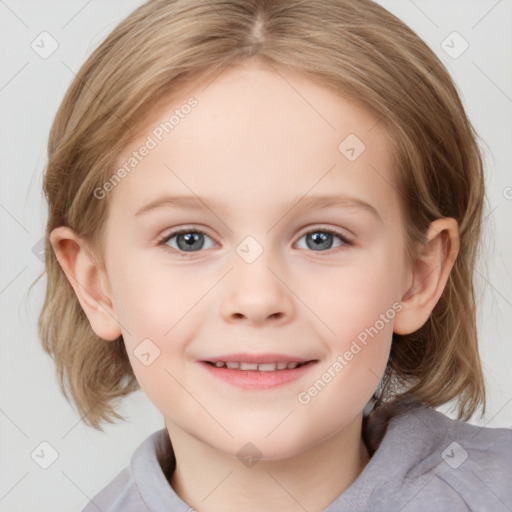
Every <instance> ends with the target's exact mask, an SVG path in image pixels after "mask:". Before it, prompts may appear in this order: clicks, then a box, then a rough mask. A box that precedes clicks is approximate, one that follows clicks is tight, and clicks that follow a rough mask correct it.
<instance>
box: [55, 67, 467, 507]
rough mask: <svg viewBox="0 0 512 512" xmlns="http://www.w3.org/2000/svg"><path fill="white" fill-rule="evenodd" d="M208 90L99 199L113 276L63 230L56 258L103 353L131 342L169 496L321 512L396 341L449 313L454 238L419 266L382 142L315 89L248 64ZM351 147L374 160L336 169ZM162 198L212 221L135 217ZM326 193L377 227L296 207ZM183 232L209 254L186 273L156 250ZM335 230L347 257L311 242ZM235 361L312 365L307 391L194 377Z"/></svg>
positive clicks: (150, 124)
mask: <svg viewBox="0 0 512 512" xmlns="http://www.w3.org/2000/svg"><path fill="white" fill-rule="evenodd" d="M284 78H286V80H285V79H284ZM206 85H207V83H206V82H205V83H200V82H198V83H197V84H196V86H195V87H189V88H187V90H182V91H181V92H180V93H179V94H177V95H176V96H175V97H173V98H172V99H169V101H168V103H167V104H166V105H165V106H162V107H160V108H159V109H158V110H157V111H156V112H154V113H153V115H152V116H151V117H150V118H149V119H147V120H146V122H145V126H144V127H143V130H142V131H141V133H143V135H142V136H141V137H140V138H139V139H138V140H137V141H134V143H133V144H131V145H130V147H128V148H127V149H126V152H124V153H123V154H122V155H120V156H119V160H118V163H119V165H122V163H123V162H125V161H126V159H127V158H128V157H129V155H130V154H131V153H132V152H133V151H134V150H135V149H137V148H139V147H140V146H141V144H142V143H143V142H144V140H145V138H146V137H147V135H148V134H150V133H151V130H152V129H154V127H155V126H157V125H158V124H159V123H160V122H162V121H163V120H165V119H168V118H169V113H171V112H172V110H173V109H174V108H178V107H179V106H180V105H183V104H184V103H185V102H186V100H187V98H189V97H190V96H194V97H195V98H196V99H197V100H198V106H197V107H196V108H195V109H193V110H192V112H191V113H190V114H189V115H188V116H186V118H184V119H182V120H181V122H180V124H179V125H178V126H177V127H175V129H174V130H173V131H172V133H171V134H170V135H167V136H166V137H165V138H164V139H163V140H162V142H161V143H159V144H158V146H157V147H156V148H154V149H153V150H151V152H150V153H149V154H148V155H147V156H146V157H145V158H144V159H143V160H142V161H141V162H140V163H139V164H138V165H137V167H136V169H134V170H133V171H132V172H131V173H130V174H129V175H128V176H127V177H126V178H125V179H124V180H122V182H121V183H119V184H118V185H117V186H116V187H115V189H114V190H113V191H111V192H110V193H109V195H108V198H107V199H103V200H109V201H111V205H110V206H111V208H110V214H109V217H108V219H107V220H106V222H107V225H106V238H105V240H106V242H105V246H104V256H105V265H106V266H105V269H101V268H99V267H98V266H96V264H95V263H94V260H93V259H91V258H90V255H89V253H88V251H87V249H88V247H87V244H86V243H85V241H84V240H82V239H81V238H80V237H79V236H78V235H77V234H76V233H74V232H73V231H72V230H71V229H70V228H68V227H60V228H57V229H56V230H54V231H53V232H52V234H51V242H52V245H53V247H54V249H55V252H56V254H57V257H58V259H59V262H60V264H61V266H62V268H63V269H64V271H65V272H66V275H67V277H68V279H69V280H70V283H71V284H72V285H73V287H74V289H75V291H76V294H77V297H78V299H79V300H80V303H81V305H82V307H83V309H84V311H85V313H86V314H87V317H88V319H89V321H90V323H91V326H92V327H93V329H94V331H95V332H96V333H97V334H98V335H99V336H101V337H102V338H104V339H105V340H106V341H105V343H108V340H114V339H116V338H117V337H118V336H119V335H121V334H122V336H123V339H124V342H125V345H126V348H127V352H128V355H129V357H130V361H131V364H132V367H133V370H134V372H135V375H136V377H137V380H138V382H139V384H140V386H141V388H142V390H143V391H144V392H145V393H146V395H147V396H148V398H149V399H150V400H151V401H152V402H153V404H154V405H155V406H156V407H157V408H158V409H159V410H160V411H161V413H162V415H163V416H164V419H165V425H166V427H167V430H168V432H169V435H170V438H171V439H172V442H173V447H174V451H175V456H176V460H177V469H176V471H175V472H174V474H173V475H171V476H170V483H171V484H172V486H173V488H174V489H175V490H176V492H177V493H178V495H179V496H180V497H181V498H182V499H183V500H184V501H186V502H187V503H188V504H189V505H190V506H192V507H194V508H195V509H196V510H198V511H201V512H210V511H215V510H224V511H231V510H233V511H234V510H247V511H261V510H265V511H274V510H275V511H282V510H289V511H294V510H297V511H298V510H303V508H305V509H307V510H309V511H321V510H323V509H324V508H325V507H327V506H328V505H329V504H330V503H331V502H332V501H334V500H335V499H336V497H337V496H339V495H340V494H341V493H342V492H343V491H344V490H346V489H347V488H348V487H349V486H350V485H351V483H352V482H353V481H354V480H355V479H356V478H357V477H358V475H359V474H360V473H361V471H362V470H363V469H364V467H365V465H366V463H367V462H368V453H367V451H366V448H365V446H364V443H363V441H362V438H361V421H362V410H363V408H364V406H365V404H366V403H367V402H368V400H369V399H370V398H371V396H372V394H373V393H374V391H375V389H376V387H377V385H378V383H379V380H380V378H381V377H382V375H383V372H384V369H385V367H386V362H387V359H388V356H389V351H390V346H391V339H392V333H393V331H394V332H397V333H400V334H407V333H410V332H413V331H415V330H417V329H419V328H420V327H421V326H422V325H423V324H424V323H425V322H426V320H427V319H428V317H429V315H430V313H431V311H432V309H433V308H434V306H435V304H436V303H437V301H438V299H439V297H440V295H441V293H442V291H443V289H444V286H445V284H446V280H447V278H448V275H449V272H450V270H451V268H452V265H453V262H454V260H455V257H456V255H457V251H458V234H457V223H456V221H455V220H454V219H438V220H436V221H435V222H433V223H432V225H431V227H430V230H429V231H428V240H429V243H428V244H426V245H425V247H423V248H422V251H421V252H420V254H419V257H418V260H417V261H416V262H414V264H413V265H411V266H408V265H407V264H406V260H405V256H404V238H403V223H404V220H403V216H402V212H401V211H400V208H399V202H398V195H397V192H396V190H395V188H394V186H393V184H394V183H395V176H394V174H393V163H392V154H391V152H390V145H389V140H388V138H387V134H386V133H385V131H384V130H383V128H382V125H380V124H377V121H376V119H375V118H373V117H372V116H371V115H370V114H369V113H367V112H365V111H364V110H361V109H360V108H359V107H357V106H355V105H354V104H352V103H351V102H350V101H348V100H346V99H343V98H342V97H340V96H337V95H334V93H333V92H332V91H330V90H328V89H326V88H324V87H322V86H320V85H318V84H315V83H313V82H310V81H308V80H307V79H306V78H303V77H301V76H298V75H292V74H289V73H284V72H282V71H280V73H279V74H278V73H275V72H274V71H273V70H272V69H270V68H266V67H264V66H262V65H261V64H256V63H254V62H253V63H251V64H246V65H244V66H243V67H239V68H237V69H231V70H228V71H225V72H223V73H222V74H221V75H220V76H218V77H217V78H216V79H215V80H214V81H213V82H211V83H209V85H207V86H206ZM290 85H293V88H292V87H291V86H290ZM294 89H295V90H294ZM348 134H356V135H357V137H358V138H359V139H361V140H362V141H363V142H364V144H365V145H366V149H365V151H364V152H363V153H362V154H361V155H360V156H359V157H358V158H357V159H356V160H354V161H349V160H348V159H347V158H346V157H345V156H344V155H343V154H342V153H341V152H340V151H339V150H338V146H339V144H340V142H342V141H343V140H344V139H345V137H346V136H347V135H348ZM164 164H165V165H164ZM372 166H373V168H372ZM374 169H377V170H378V174H377V173H376V172H375V170H374ZM379 175H380V176H379ZM164 194H175V195H179V194H189V195H190V194H193V195H197V196H199V197H201V198H202V200H203V202H204V203H205V204H206V205H207V206H208V208H206V209H205V210H204V211H201V210H199V209H189V210H180V209H177V208H175V207H163V208H160V209H155V210H153V211H151V212H148V213H147V214H144V215H141V216H136V215H135V213H136V212H137V210H139V209H140V208H141V207H143V206H144V205H147V204H148V203H149V202H151V201H153V200H155V199H156V198H158V197H161V196H162V195H164ZM329 194H346V195H350V196H355V197H358V198H360V199H362V200H364V201H365V202H367V203H369V204H370V205H371V206H373V207H374V208H375V209H376V210H377V212H378V215H373V214H371V213H370V212H369V211H368V210H365V209H362V208H354V207H340V206H333V207H329V208H324V209H319V208H314V209H310V210H306V209H304V208H302V206H301V204H300V202H299V203H298V204H296V203H297V202H298V201H299V200H300V199H301V198H302V197H303V196H304V197H305V198H307V197H308V196H311V195H329ZM285 201H291V203H288V204H289V206H285ZM222 202H224V208H222V207H221V206H219V205H218V203H222ZM292 205H295V206H294V207H293V208H292V207H291V206H292ZM181 227H185V228H191V229H190V231H194V230H197V229H201V230H202V231H204V232H205V233H206V235H207V236H206V237H205V238H204V243H203V246H201V243H200V242H199V243H198V244H197V245H196V246H195V247H199V248H197V249H196V250H195V252H189V253H187V254H188V255H189V257H183V256H182V255H181V254H180V251H179V247H183V246H185V245H186V244H185V243H184V242H183V239H181V242H180V245H177V244H178V238H179V237H178V238H176V237H175V238H173V239H172V240H170V241H169V242H167V245H166V246H165V245H158V240H159V239H160V238H162V237H163V236H164V235H167V234H169V233H170V232H171V231H172V230H173V229H176V228H181ZM192 228H193V229H192ZM322 228H331V229H336V230H338V231H339V232H340V233H341V234H342V235H343V236H345V237H347V238H350V240H351V241H352V242H353V243H352V244H351V245H349V244H344V243H343V242H342V241H341V240H340V239H338V238H337V236H332V237H329V236H328V235H327V236H328V238H327V242H329V243H331V244H332V246H331V248H320V249H315V248H314V247H313V248H312V245H314V244H312V243H311V241H310V245H308V244H307V240H308V239H310V238H311V233H317V232H321V233H322ZM307 233H309V234H310V236H309V237H307V236H305V235H306V234H307ZM247 236H251V237H253V238H254V239H255V240H256V241H257V244H259V247H260V248H261V250H262V253H261V254H260V255H259V256H258V257H257V258H256V259H255V260H254V261H253V262H251V263H247V262H246V261H245V260H244V259H243V258H241V257H240V255H239V253H237V248H238V247H239V246H240V244H241V242H242V241H243V240H244V239H245V238H246V237H247ZM250 250H251V251H254V250H255V249H254V248H252V249H250ZM182 252H183V251H182ZM252 254H255V253H254V252H253V253H252ZM393 304H395V305H397V304H399V305H400V308H401V309H400V311H399V312H397V313H396V314H395V315H394V318H392V319H391V320H389V321H388V322H387V323H385V325H384V327H383V328H382V329H381V330H380V331H379V332H378V335H376V336H374V337H373V338H371V339H370V341H369V342H368V344H367V345H366V346H364V347H363V348H362V350H361V351H360V352H358V353H357V355H354V357H353V359H352V360H350V361H349V362H348V363H347V364H346V366H345V367H344V368H343V370H342V371H340V372H339V373H337V374H336V377H335V378H333V379H332V380H331V382H329V383H328V385H326V386H325V388H324V389H323V390H322V391H321V392H320V393H318V394H317V395H316V396H314V397H313V398H311V400H310V401H309V403H307V404H302V403H300V402H299V401H298V395H299V394H300V393H301V392H303V391H305V390H307V389H308V388H309V387H310V386H311V385H312V383H313V382H314V381H315V380H317V379H318V378H319V377H321V375H322V373H323V372H325V371H326V369H328V368H329V367H330V366H332V364H333V362H334V361H336V358H337V356H338V355H340V354H344V353H345V352H346V351H347V350H348V349H349V348H350V344H351V342H352V341H353V340H354V339H356V337H357V336H358V334H360V333H361V332H362V331H364V329H365V328H367V327H369V326H372V325H375V323H376V321H377V320H378V319H379V318H381V317H380V315H382V314H385V312H386V311H388V310H389V309H390V308H392V306H393ZM147 338H149V339H150V340H151V341H152V343H154V344H155V345H156V346H158V348H159V350H160V355H159V356H158V357H157V358H156V359H155V360H154V361H153V362H152V363H151V364H150V365H149V366H146V365H144V364H142V363H141V361H139V359H138V358H137V357H136V356H135V355H134V350H135V349H136V347H137V346H138V345H139V344H140V343H141V341H142V340H144V339H147ZM237 352H249V353H260V354H261V353H268V352H272V353H276V352H278V353H285V354H292V355H295V356H298V357H302V358H307V359H315V360H317V363H316V364H315V365H313V366H312V367H311V369H309V370H308V371H307V372H306V373H305V374H304V377H302V378H301V379H299V380H297V381H294V382H292V383H289V384H287V385H285V386H281V387H279V388H275V389H270V390H259V391H253V390H242V389H238V388H235V387H233V386H230V385H229V384H227V383H225V382H223V381H220V380H218V379H216V378H214V377H212V376H211V375H210V373H209V372H207V371H205V369H204V368H203V367H202V366H201V365H200V364H199V363H198V360H201V359H207V358H208V357H212V356H216V355H223V354H230V353H237ZM248 442H250V443H252V444H253V445H254V446H256V447H257V449H258V451H259V453H260V454H261V459H260V460H259V461H258V462H257V463H256V464H255V465H253V466H252V467H247V466H246V465H245V464H243V463H242V462H241V460H239V458H238V457H237V453H238V452H239V450H240V449H241V448H242V447H243V446H244V445H246V443H248ZM302 507H303V508H302Z"/></svg>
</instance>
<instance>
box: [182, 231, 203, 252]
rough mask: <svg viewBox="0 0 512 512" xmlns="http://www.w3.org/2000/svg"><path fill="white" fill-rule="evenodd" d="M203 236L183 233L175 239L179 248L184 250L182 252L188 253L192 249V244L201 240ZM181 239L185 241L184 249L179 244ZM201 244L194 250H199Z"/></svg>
mask: <svg viewBox="0 0 512 512" xmlns="http://www.w3.org/2000/svg"><path fill="white" fill-rule="evenodd" d="M202 236H203V235H201V234H200V233H185V234H182V235H180V236H179V237H178V238H177V241H178V246H179V247H180V249H181V250H184V251H189V252H190V250H191V249H194V244H195V243H196V242H197V241H198V240H199V241H200V240H201V237H202ZM181 238H183V239H184V240H185V245H184V247H182V246H181V245H182V244H180V240H181ZM200 246H201V244H200V243H199V247H195V249H198V248H200Z"/></svg>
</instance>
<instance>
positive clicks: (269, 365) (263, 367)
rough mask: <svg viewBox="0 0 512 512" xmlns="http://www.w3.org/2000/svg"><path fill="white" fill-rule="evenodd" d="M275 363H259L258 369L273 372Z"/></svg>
mask: <svg viewBox="0 0 512 512" xmlns="http://www.w3.org/2000/svg"><path fill="white" fill-rule="evenodd" d="M276 366H277V364H276V363H266V364H263V363H262V364H259V365H258V370H259V371H260V372H275V371H276Z"/></svg>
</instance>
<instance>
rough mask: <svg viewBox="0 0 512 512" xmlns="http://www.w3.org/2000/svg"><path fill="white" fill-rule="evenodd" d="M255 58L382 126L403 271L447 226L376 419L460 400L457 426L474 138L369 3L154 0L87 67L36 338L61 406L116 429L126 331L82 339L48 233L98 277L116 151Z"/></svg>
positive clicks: (431, 72)
mask: <svg viewBox="0 0 512 512" xmlns="http://www.w3.org/2000/svg"><path fill="white" fill-rule="evenodd" d="M250 59H260V60H262V61H264V62H266V63H267V64H268V65H270V66H272V68H273V69H279V68H280V67H281V68H282V69H288V70H292V71H295V72H297V73H301V74H302V75H303V76H305V77H307V78H309V79H311V80H313V81H315V82H316V83H318V84H321V85H323V86H325V87H328V88H330V89H332V90H333V91H337V92H338V93H340V94H343V95H344V96H345V97H347V98H350V99H351V100H352V101H354V102H355V103H357V104H359V105H360V106H362V107H363V108H365V109H366V110H367V111H368V112H370V113H372V114H374V115H375V116H376V118H377V119H378V120H379V123H382V124H383V125H384V126H385V128H386V129H387V132H388V133H389V135H390V137H391V141H392V145H393V154H394V156H395V159H396V170H397V183H398V192H399V194H400V198H401V201H402V208H403V212H404V217H405V226H404V234H405V237H406V247H407V255H408V260H409V261H413V258H414V255H415V250H416V248H417V244H418V243H419V242H423V241H424V238H425V233H426V230H427V228H428V226H429V224H430V223H431V222H432V221H433V220H435V219H438V218H442V217H453V218H455V219H456V220H457V222H458V225H459V233H460V251H459V254H458V257H457V259H456V261H455V264H454V267H453V270H452V272H451V275H450V277H449V280H448V282H447V285H446V288H445V290H444V292H443V294H442V296H441V298H440V300H439V302H438V303H437V305H436V306H435V308H434V310H433V312H432V314H431V316H430V318H429V320H428V321H427V322H426V324H425V325H424V326H423V327H422V328H421V329H419V330H418V331H416V332H415V333H413V334H411V335H403V336H399V335H396V334H393V341H392V347H391V354H390V358H389V362H388V366H387V369H386V372H385V374H384V376H383V379H382V382H381V385H380V386H379V389H378V391H377V392H376V394H375V395H374V397H375V398H376V400H377V402H376V409H378V408H379V407H384V406H385V405H389V404H394V403H395V404H396V403H399V401H400V400H401V399H403V400H407V399H410V397H411V396H414V397H417V399H418V400H420V401H421V402H423V403H425V404H427V405H429V406H432V407H437V406H440V405H442V404H445V403H447V402H449V401H451V400H452V399H455V400H456V401H457V404H458V416H459V418H462V419H465V420H467V419H469V418H470V417H471V416H472V415H473V414H474V412H475V410H476V409H477V408H478V407H479V406H480V405H481V406H483V408H484V410H485V390H484V379H483V375H482V370H481V363H480V358H479V353H478V346H477V329H476V313H475V298H474V286H473V267H474V264H475V260H476V257H477V249H478V247H479V239H480V231H481V217H482V207H483V200H484V179H483V165H482V158H481V154H480V151H479V147H478V145H477V142H476V138H477V135H476V133H475V131H474V128H473V127H472V125H471V123H470V121H469V120H468V118H467V116H466V114H465V111H464V108H463V105H462V103H461V100H460V98H459V95H458V93H457V90H456V87H455V85H454V83H453V81H452V79H451V77H450V75H449V73H448V71H447V70H446V69H445V67H444V66H443V64H442V63H441V61H440V60H439V59H438V58H437V56H436V55H435V54H434V52H433V51H432V50H431V49H430V48H429V47H428V46H427V44H426V43H424V42H423V41H422V40H421V39H420V38H419V37H418V36H417V35H416V34H415V33H414V32H413V31H412V30H411V29H410V28H408V27H407V26H406V25H405V24H404V23H403V22H402V21H401V20H399V19H398V18H397V17H395V16H394V15H392V14H391V13H389V12H388V11H387V10H385V9H384V8H383V7H381V6H379V5H378V4H376V3H374V2H372V1H371V0H358V1H354V0H289V1H283V0H229V1H227V0H210V1H209V2H204V1H203V0H154V1H149V2H147V3H145V4H143V5H142V6H140V7H139V8H137V9H136V10H135V11H134V12H133V13H132V14H131V15H130V16H128V17H127V18H126V19H125V20H123V21H122V22H121V23H120V24H119V25H118V26H117V27H116V28H115V29H114V30H113V32H112V33H111V34H110V35H109V36H108V37H107V38H106V39H105V40H104V41H103V43H102V44H101V45H100V46H99V47H98V48H97V49H96V50H95V51H94V52H93V53H92V55H91V56H90V57H89V58H88V59H87V61H86V62H85V64H84V65H83V66H82V67H81V69H80V71H79V72H78V74H77V75H76V77H75V79H74V80H73V82H72V84H71V86H70V87H69V89H68V91H67V93H66V95H65V97H64V99H63V101H62V104H61V105H60V108H59V110H58V112H57V115H56V117H55V120H54V123H53V126H52V128H51V133H50V137H49V142H48V164H47V168H46V172H45V176H44V192H45V194H46V198H47V201H48V207H49V215H48V224H47V230H46V253H45V267H46V273H47V291H46V297H45V302H44V306H43V308H42V311H41V315H40V318H39V334H40V338H41V341H42V345H43V347H44V349H45V351H47V352H48V353H49V354H50V355H51V356H52V357H53V358H54V360H55V364H56V371H57V374H58V378H59V383H60V386H61V389H62V391H63V393H64V395H65V396H66V398H67V399H68V401H69V400H70V398H69V395H68V391H69V392H70V393H71V397H72V399H73V401H74V402H75V403H76V405H77V406H78V409H79V411H80V413H81V414H83V415H84V418H83V420H84V422H85V423H86V424H88V425H90V426H92V427H94V428H96V429H99V430H102V428H101V426H100V424H101V422H102V421H107V422H110V423H112V422H113V421H114V420H113V419H114V418H118V419H124V418H123V417H122V416H120V415H119V414H118V413H117V412H116V407H115V402H116V400H117V399H119V398H121V397H123V396H125V395H127V394H128V393H130V392H132V391H134V390H136V389H138V383H137V381H136V379H135V376H134V373H133V371H132V368H131V366H130V363H129V359H128V356H127V354H126V350H125V346H124V343H123V339H122V337H119V338H118V339H117V340H115V341H111V342H107V341H105V340H102V339H101V338H99V337H98V336H97V335H96V334H95V333H94V331H93V330H92V328H91V326H90V324H89V322H88V319H87V317H86V315H85V314H84V311H83V310H82V308H81V306H80V303H79V302H78V299H77V297H76V295H75V293H74V291H73V289H72V287H71V285H70V283H69V282H68V280H67V278H66V276H65V274H64V273H63V271H62V269H61V267H60V265H59V263H58V261H57V259H56V257H55V254H54V251H53V249H52V247H51V245H50V242H49V234H50V232H51V231H52V230H53V229H54V228H56V227H58V226H70V227H71V228H73V229H74V230H75V231H76V232H77V233H78V234H80V235H81V236H82V237H84V238H85V239H86V240H88V241H89V242H90V244H91V247H94V249H95V250H94V256H95V257H96V258H97V262H98V265H100V266H101V267H103V264H104V261H103V259H102V253H101V246H102V229H103V227H104V221H105V219H106V218H107V215H108V205H109V202H108V197H107V198H105V199H104V200H97V199H95V196H94V190H95V189H96V188H97V187H101V185H102V184H103V183H105V182H106V181H107V180H108V178H109V177H110V176H112V173H113V170H114V165H115V161H116V158H117V157H118V155H119V154H120V153H121V151H122V150H123V149H125V148H126V146H127V145H128V144H129V143H130V141H131V140H133V138H134V136H135V134H136V133H137V130H139V129H140V127H141V125H142V123H143V122H144V120H145V119H147V116H148V113H149V112H151V111H152V109H153V110H154V109H155V107H156V106H158V103H159V101H160V100H163V99H165V98H168V97H169V95H170V94H171V93H172V92H173V91H177V90H179V89H180V88H181V87H184V86H185V85H186V84H187V83H189V82H190V81H191V80H194V79H197V78H198V77H212V78H213V77H215V76H216V75H217V74H219V73H220V72H221V71H222V70H223V69H225V68H226V67H234V66H237V65H238V64H241V63H243V62H245V61H247V60H250ZM40 277H41V276H40Z"/></svg>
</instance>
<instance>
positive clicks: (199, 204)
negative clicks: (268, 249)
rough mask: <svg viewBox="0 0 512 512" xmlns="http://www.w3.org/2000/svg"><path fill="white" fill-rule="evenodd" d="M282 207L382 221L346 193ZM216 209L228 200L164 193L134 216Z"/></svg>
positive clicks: (288, 202) (300, 200)
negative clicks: (354, 212)
mask: <svg viewBox="0 0 512 512" xmlns="http://www.w3.org/2000/svg"><path fill="white" fill-rule="evenodd" d="M282 204H283V209H284V210H285V211H286V212H288V211H290V210H292V209H294V208H296V207H298V208H299V209H300V210H310V209H315V208H316V209H322V208H329V207H331V206H338V207H343V208H350V209H358V210H363V211H367V212H369V213H371V214H372V215H373V216H374V217H376V218H377V219H379V220H381V221H382V218H381V216H380V214H379V212H378V210H377V209H376V208H375V207H374V206H372V205H371V204H369V203H367V202H366V201H363V200H362V199H360V198H359V197H354V196H348V195H328V196H311V195H310V196H307V197H302V198H300V197H299V198H294V199H288V200H286V201H283V203H282ZM209 205H211V206H212V207H214V208H215V209H216V210H217V211H220V212H226V210H228V209H229V201H228V200H225V201H221V202H217V201H216V200H214V199H209V198H200V197H199V196H188V195H184V196H170V195H166V196H163V197H160V198H157V199H155V200H154V201H151V202H149V203H146V204H145V205H144V206H142V207H141V208H140V209H139V210H137V212H136V213H135V216H136V217H139V216H142V215H146V214H147V213H149V212H152V211H154V210H158V209H161V208H178V209H182V210H187V209H188V210H193V209H199V210H211V208H210V206H209Z"/></svg>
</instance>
